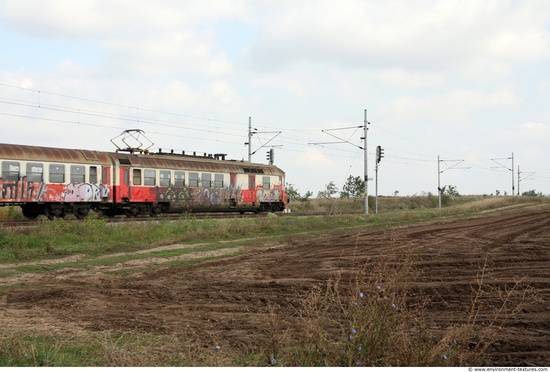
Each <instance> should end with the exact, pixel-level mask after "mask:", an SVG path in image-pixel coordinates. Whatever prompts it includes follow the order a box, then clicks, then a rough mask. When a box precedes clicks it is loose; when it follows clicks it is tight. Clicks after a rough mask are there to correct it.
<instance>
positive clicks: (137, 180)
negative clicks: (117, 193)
mask: <svg viewBox="0 0 550 372" xmlns="http://www.w3.org/2000/svg"><path fill="white" fill-rule="evenodd" d="M132 175H133V177H132V185H134V186H136V185H137V186H139V185H141V169H134V171H133V172H132Z"/></svg>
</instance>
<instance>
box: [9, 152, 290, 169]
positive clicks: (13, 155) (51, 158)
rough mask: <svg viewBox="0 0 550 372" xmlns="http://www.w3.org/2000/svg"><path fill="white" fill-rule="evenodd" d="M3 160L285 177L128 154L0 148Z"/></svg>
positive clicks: (227, 164)
mask: <svg viewBox="0 0 550 372" xmlns="http://www.w3.org/2000/svg"><path fill="white" fill-rule="evenodd" d="M0 159H14V160H25V161H36V162H40V161H43V162H59V163H80V164H90V163H94V164H97V163H99V164H103V165H112V164H115V163H117V164H121V165H128V166H133V167H143V168H157V169H186V170H197V171H211V172H230V173H232V172H234V173H258V174H266V175H278V176H284V172H283V171H282V170H281V169H279V168H278V167H276V166H273V165H265V164H258V163H248V162H242V161H235V160H217V159H214V158H211V157H206V156H205V157H203V156H188V155H169V154H154V153H152V154H139V155H138V154H129V153H128V154H127V153H115V152H102V151H91V150H79V149H63V148H54V147H41V146H28V145H12V144H0Z"/></svg>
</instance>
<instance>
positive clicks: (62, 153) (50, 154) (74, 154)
mask: <svg viewBox="0 0 550 372" xmlns="http://www.w3.org/2000/svg"><path fill="white" fill-rule="evenodd" d="M84 151H86V152H87V153H88V154H87V155H85V154H84V152H83V151H82V150H71V149H61V148H53V147H40V146H26V145H11V144H0V159H14V160H22V161H37V162H57V163H81V164H88V163H100V164H112V160H111V157H110V156H109V154H108V153H104V152H98V151H88V150H84ZM92 154H93V155H92ZM91 158H95V159H91Z"/></svg>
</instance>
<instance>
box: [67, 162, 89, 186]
mask: <svg viewBox="0 0 550 372" xmlns="http://www.w3.org/2000/svg"><path fill="white" fill-rule="evenodd" d="M84 182H86V168H85V167H84V166H83V165H71V183H84Z"/></svg>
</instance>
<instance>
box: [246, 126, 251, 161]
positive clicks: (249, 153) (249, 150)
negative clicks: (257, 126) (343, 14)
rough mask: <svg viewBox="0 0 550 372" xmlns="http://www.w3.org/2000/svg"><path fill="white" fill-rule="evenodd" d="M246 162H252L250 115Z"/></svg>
mask: <svg viewBox="0 0 550 372" xmlns="http://www.w3.org/2000/svg"><path fill="white" fill-rule="evenodd" d="M245 145H248V162H249V163H252V117H251V116H249V117H248V143H245Z"/></svg>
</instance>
